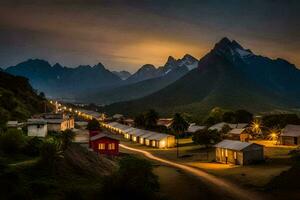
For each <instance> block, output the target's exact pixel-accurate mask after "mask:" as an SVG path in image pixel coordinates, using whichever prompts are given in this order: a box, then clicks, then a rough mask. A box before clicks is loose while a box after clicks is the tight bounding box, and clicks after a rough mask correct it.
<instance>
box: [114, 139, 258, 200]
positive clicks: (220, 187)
mask: <svg viewBox="0 0 300 200" xmlns="http://www.w3.org/2000/svg"><path fill="white" fill-rule="evenodd" d="M120 147H121V148H124V149H126V150H130V151H133V152H138V153H141V154H143V155H144V156H145V157H147V158H149V159H151V160H155V161H158V162H160V163H164V164H166V165H169V166H172V167H175V168H177V169H181V170H183V171H185V172H187V173H189V174H192V175H194V176H196V177H198V178H200V180H201V181H202V182H203V183H206V184H208V185H209V186H210V188H211V189H212V190H213V191H214V192H216V193H219V194H222V193H223V194H224V197H225V196H228V195H229V196H230V197H231V198H232V199H239V200H253V199H255V200H261V199H262V198H261V197H260V196H259V195H257V194H255V193H254V192H250V191H248V190H245V189H242V188H240V187H239V186H237V185H234V184H232V183H229V182H227V181H225V180H223V179H220V178H217V177H215V176H213V175H211V174H208V173H206V172H204V171H202V170H200V169H195V168H193V167H190V166H187V165H184V164H181V163H177V162H173V161H170V160H166V159H162V158H160V157H157V156H154V155H153V154H151V153H149V152H148V151H144V150H140V149H136V148H132V147H128V146H126V145H124V144H120ZM225 199H227V198H225Z"/></svg>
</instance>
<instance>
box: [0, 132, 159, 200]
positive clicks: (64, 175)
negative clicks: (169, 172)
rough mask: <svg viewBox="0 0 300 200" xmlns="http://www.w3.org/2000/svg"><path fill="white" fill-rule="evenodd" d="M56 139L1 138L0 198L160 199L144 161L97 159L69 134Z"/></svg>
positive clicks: (18, 135)
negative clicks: (73, 140)
mask: <svg viewBox="0 0 300 200" xmlns="http://www.w3.org/2000/svg"><path fill="white" fill-rule="evenodd" d="M59 134H60V136H58V135H57V133H52V134H50V136H48V138H46V139H38V138H29V137H27V136H25V135H24V134H23V133H22V131H18V130H9V131H6V132H5V133H3V135H1V137H0V143H1V145H0V152H1V154H0V155H1V160H0V199H124V198H125V199H126V198H129V197H132V196H134V197H136V198H138V199H139V198H141V199H159V197H158V195H157V192H158V191H159V184H158V178H157V177H156V176H155V175H154V174H153V173H152V164H151V163H149V162H148V161H145V160H142V159H138V158H135V157H132V156H128V155H123V156H121V157H115V158H108V157H104V156H98V155H97V154H95V153H94V152H90V151H88V150H87V149H86V148H84V147H82V146H80V145H77V144H73V143H71V142H70V141H71V140H72V137H73V133H72V132H71V131H65V132H62V133H59ZM13 138H14V139H16V140H13ZM141 186H142V187H141ZM137 188H139V189H138V190H137Z"/></svg>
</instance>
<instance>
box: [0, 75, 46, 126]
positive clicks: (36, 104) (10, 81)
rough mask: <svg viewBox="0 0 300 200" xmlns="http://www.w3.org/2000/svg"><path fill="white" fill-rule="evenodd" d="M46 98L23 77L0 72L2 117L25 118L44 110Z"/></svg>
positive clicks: (0, 116) (0, 110)
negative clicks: (37, 92) (38, 93)
mask: <svg viewBox="0 0 300 200" xmlns="http://www.w3.org/2000/svg"><path fill="white" fill-rule="evenodd" d="M44 109H45V99H44V97H43V95H37V94H36V92H35V91H34V89H33V88H32V87H31V85H30V84H29V82H28V80H27V79H26V78H23V77H18V76H13V75H10V74H7V73H4V72H0V118H1V119H2V121H3V120H24V119H26V118H28V117H29V116H30V115H32V114H34V113H38V112H43V111H44Z"/></svg>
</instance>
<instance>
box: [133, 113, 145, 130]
mask: <svg viewBox="0 0 300 200" xmlns="http://www.w3.org/2000/svg"><path fill="white" fill-rule="evenodd" d="M134 125H135V126H136V127H138V128H145V116H144V115H143V114H139V115H137V116H135V118H134Z"/></svg>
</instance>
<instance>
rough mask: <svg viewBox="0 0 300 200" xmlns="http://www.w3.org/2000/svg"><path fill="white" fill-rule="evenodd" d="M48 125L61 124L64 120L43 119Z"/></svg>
mask: <svg viewBox="0 0 300 200" xmlns="http://www.w3.org/2000/svg"><path fill="white" fill-rule="evenodd" d="M45 121H46V122H47V123H48V124H61V123H62V122H64V121H66V119H45Z"/></svg>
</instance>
